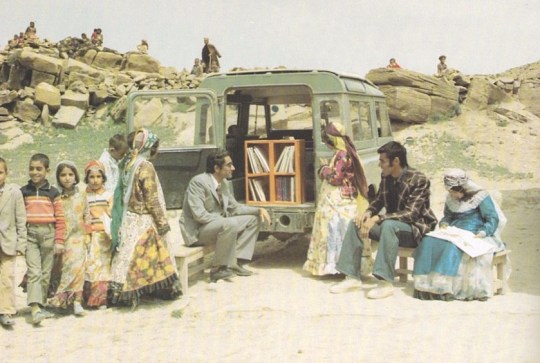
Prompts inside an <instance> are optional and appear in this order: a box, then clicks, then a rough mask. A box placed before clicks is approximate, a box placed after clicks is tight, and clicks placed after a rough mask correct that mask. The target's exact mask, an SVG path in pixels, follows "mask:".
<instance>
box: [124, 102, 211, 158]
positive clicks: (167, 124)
mask: <svg viewBox="0 0 540 363" xmlns="http://www.w3.org/2000/svg"><path fill="white" fill-rule="evenodd" d="M210 104H211V100H210V98H208V97H207V96H205V95H197V96H190V97H177V96H153V95H144V96H141V97H137V98H135V99H134V117H133V127H134V128H135V129H138V128H140V127H146V128H148V129H150V130H152V131H153V132H154V133H155V134H156V135H157V136H158V137H159V139H160V148H161V149H167V148H182V147H193V146H195V145H212V144H214V125H213V120H214V118H213V116H212V108H211V107H210ZM195 120H198V122H195Z"/></svg>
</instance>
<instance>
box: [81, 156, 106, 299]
mask: <svg viewBox="0 0 540 363" xmlns="http://www.w3.org/2000/svg"><path fill="white" fill-rule="evenodd" d="M84 173H85V179H84V182H85V183H86V184H87V189H86V193H87V203H88V210H89V218H90V231H91V237H90V238H91V240H90V245H89V248H88V255H87V262H86V273H85V280H86V286H85V300H86V304H87V306H89V307H97V308H102V309H106V308H107V291H108V287H109V280H110V278H111V251H112V250H111V237H110V223H111V210H112V194H111V193H110V192H109V191H107V190H106V189H105V182H106V181H107V177H106V174H105V167H104V166H103V164H102V163H101V162H99V161H97V160H93V161H90V162H89V163H88V164H87V165H86V167H85V168H84Z"/></svg>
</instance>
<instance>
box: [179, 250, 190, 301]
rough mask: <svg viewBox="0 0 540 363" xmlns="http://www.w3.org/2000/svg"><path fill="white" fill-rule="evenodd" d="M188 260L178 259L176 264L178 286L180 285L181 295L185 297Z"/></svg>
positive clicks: (186, 292)
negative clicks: (178, 278)
mask: <svg viewBox="0 0 540 363" xmlns="http://www.w3.org/2000/svg"><path fill="white" fill-rule="evenodd" d="M188 264H189V262H188V260H187V258H180V261H179V263H178V273H179V274H180V276H179V277H180V285H182V295H184V296H187V294H188V278H189V274H188Z"/></svg>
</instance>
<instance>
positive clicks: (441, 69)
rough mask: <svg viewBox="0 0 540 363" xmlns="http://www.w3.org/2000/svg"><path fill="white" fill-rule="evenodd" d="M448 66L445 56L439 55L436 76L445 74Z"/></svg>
mask: <svg viewBox="0 0 540 363" xmlns="http://www.w3.org/2000/svg"><path fill="white" fill-rule="evenodd" d="M447 70H448V66H447V65H446V56H445V55H441V56H440V57H439V64H437V76H439V77H442V76H444V75H445V74H446V71H447Z"/></svg>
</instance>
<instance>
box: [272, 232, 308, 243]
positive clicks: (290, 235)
mask: <svg viewBox="0 0 540 363" xmlns="http://www.w3.org/2000/svg"><path fill="white" fill-rule="evenodd" d="M301 235H302V233H286V232H276V233H272V236H274V238H275V239H278V240H280V241H281V242H285V241H287V240H290V239H292V238H294V237H298V236H301Z"/></svg>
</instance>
